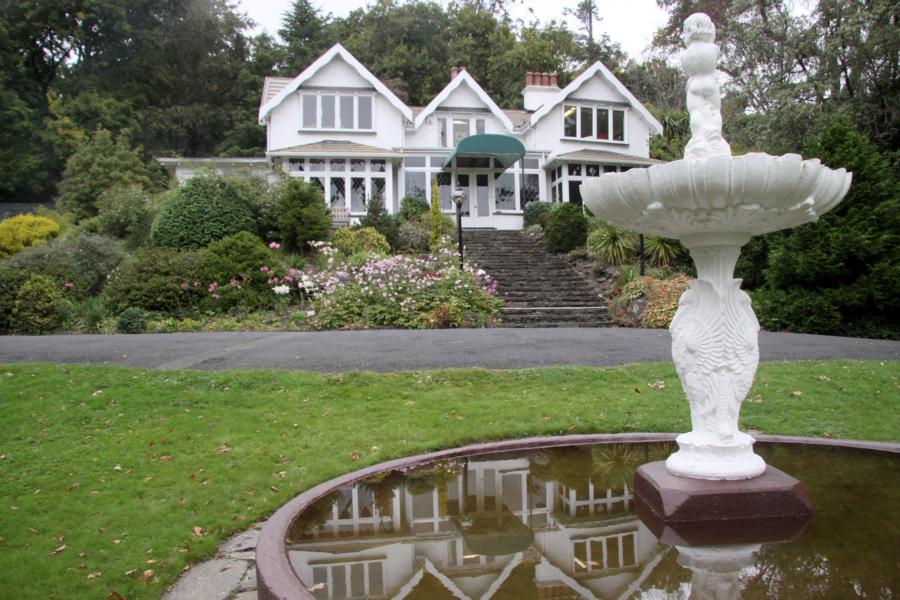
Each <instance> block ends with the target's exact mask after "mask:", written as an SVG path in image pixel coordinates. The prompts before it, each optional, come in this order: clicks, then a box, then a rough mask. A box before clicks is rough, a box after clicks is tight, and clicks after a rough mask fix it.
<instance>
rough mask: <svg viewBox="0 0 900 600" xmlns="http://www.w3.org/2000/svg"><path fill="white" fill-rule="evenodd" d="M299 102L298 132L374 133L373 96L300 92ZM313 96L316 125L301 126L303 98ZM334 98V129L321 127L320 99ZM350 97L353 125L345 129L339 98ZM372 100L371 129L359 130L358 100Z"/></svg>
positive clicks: (328, 92)
mask: <svg viewBox="0 0 900 600" xmlns="http://www.w3.org/2000/svg"><path fill="white" fill-rule="evenodd" d="M299 96H300V102H299V108H298V110H299V112H300V131H342V132H347V133H375V129H374V127H375V95H374V94H371V93H368V92H348V91H332V90H304V91H301V92H300V94H299ZM304 96H314V97H315V98H316V124H315V126H314V127H309V126H304V125H303V122H304V121H303V97H304ZM323 96H334V120H335V124H334V127H322V97H323ZM348 96H352V97H353V98H354V100H353V123H352V125H353V126H352V127H345V126H344V123H342V122H341V121H342V119H341V98H346V97H348ZM364 97H365V98H371V99H372V118H371V122H372V127H370V128H368V129H360V128H359V127H358V124H359V99H360V98H364Z"/></svg>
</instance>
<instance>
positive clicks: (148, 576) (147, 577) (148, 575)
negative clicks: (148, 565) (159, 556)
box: [138, 569, 153, 581]
mask: <svg viewBox="0 0 900 600" xmlns="http://www.w3.org/2000/svg"><path fill="white" fill-rule="evenodd" d="M138 579H140V580H141V581H150V580H151V579H153V569H147V570H146V571H144V572H143V573H141V576H140V577H138Z"/></svg>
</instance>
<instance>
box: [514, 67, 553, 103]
mask: <svg viewBox="0 0 900 600" xmlns="http://www.w3.org/2000/svg"><path fill="white" fill-rule="evenodd" d="M558 92H559V79H558V77H557V74H556V73H537V72H535V71H527V72H526V73H525V89H523V90H522V97H523V99H524V101H525V110H537V109H539V108H540V107H541V106H543V105H544V104H545V103H546V102H547V101H548V100H549V99H550V98H552V97H553V96H555V95H556V94H557V93H558Z"/></svg>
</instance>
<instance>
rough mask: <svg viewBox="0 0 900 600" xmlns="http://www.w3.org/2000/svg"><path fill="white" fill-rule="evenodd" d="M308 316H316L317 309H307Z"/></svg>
mask: <svg viewBox="0 0 900 600" xmlns="http://www.w3.org/2000/svg"><path fill="white" fill-rule="evenodd" d="M306 316H307V317H314V316H316V311H314V310H308V311H306Z"/></svg>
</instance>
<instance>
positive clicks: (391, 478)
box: [363, 471, 406, 515]
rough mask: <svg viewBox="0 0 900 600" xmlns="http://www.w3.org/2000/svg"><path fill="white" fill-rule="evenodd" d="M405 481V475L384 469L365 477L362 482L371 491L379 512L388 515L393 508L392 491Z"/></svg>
mask: <svg viewBox="0 0 900 600" xmlns="http://www.w3.org/2000/svg"><path fill="white" fill-rule="evenodd" d="M405 481H406V475H404V474H403V473H400V472H398V471H384V472H383V473H376V474H375V475H373V476H371V477H369V478H368V479H366V480H365V481H364V482H363V483H364V485H365V486H366V488H367V489H368V490H369V491H370V492H372V497H373V498H374V500H375V506H376V507H377V508H378V512H379V514H382V515H389V514H392V513H393V510H394V492H395V491H396V490H397V489H399V488H400V486H401V485H403V483H404V482H405Z"/></svg>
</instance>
